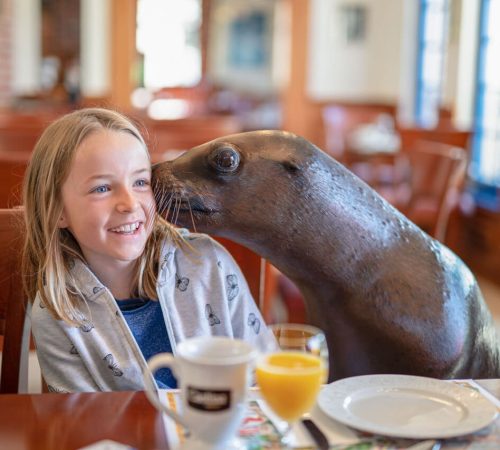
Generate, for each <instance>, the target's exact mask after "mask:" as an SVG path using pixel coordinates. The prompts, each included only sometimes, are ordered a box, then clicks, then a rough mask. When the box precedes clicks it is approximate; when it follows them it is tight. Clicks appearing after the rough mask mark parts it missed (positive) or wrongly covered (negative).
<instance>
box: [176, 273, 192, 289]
mask: <svg viewBox="0 0 500 450" xmlns="http://www.w3.org/2000/svg"><path fill="white" fill-rule="evenodd" d="M188 286H189V278H187V277H180V276H179V275H177V274H175V287H176V288H177V289H179V291H181V292H184V291H185V290H186V289H187V288H188Z"/></svg>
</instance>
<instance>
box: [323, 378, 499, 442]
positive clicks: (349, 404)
mask: <svg viewBox="0 0 500 450" xmlns="http://www.w3.org/2000/svg"><path fill="white" fill-rule="evenodd" d="M318 405H319V407H320V408H321V410H322V411H323V412H324V413H325V414H327V415H328V416H330V417H331V418H333V419H335V420H337V421H339V422H341V423H343V424H345V425H348V426H350V427H353V428H356V429H358V430H362V431H367V432H370V433H375V434H381V435H384V436H391V437H401V438H410V439H421V438H425V439H427V438H438V439H439V438H448V437H454V436H461V435H464V434H468V433H472V432H474V431H477V430H479V429H481V428H483V427H485V426H486V425H488V424H490V423H491V422H492V421H493V420H494V419H495V418H496V416H497V413H498V411H497V408H496V406H495V405H493V404H492V403H491V402H490V401H489V400H487V399H486V398H484V397H483V396H482V395H481V394H480V393H479V392H477V391H475V390H473V389H470V388H467V387H464V386H460V385H457V384H455V383H450V382H447V381H441V380H437V379H434V378H424V377H414V376H410V375H363V376H358V377H351V378H345V379H342V380H339V381H336V382H334V383H331V384H329V385H328V386H325V387H324V388H323V389H322V390H321V392H320V394H319V396H318Z"/></svg>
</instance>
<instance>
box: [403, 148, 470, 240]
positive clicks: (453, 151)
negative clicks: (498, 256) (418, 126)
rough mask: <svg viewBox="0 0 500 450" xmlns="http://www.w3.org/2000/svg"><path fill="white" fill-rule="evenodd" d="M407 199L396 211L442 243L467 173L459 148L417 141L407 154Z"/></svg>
mask: <svg viewBox="0 0 500 450" xmlns="http://www.w3.org/2000/svg"><path fill="white" fill-rule="evenodd" d="M407 156H408V158H409V164H410V179H409V187H410V196H409V200H408V201H407V202H406V204H404V205H396V206H399V208H400V210H401V211H402V212H403V213H404V214H405V215H406V216H407V217H408V218H409V219H410V220H411V221H413V222H414V223H416V224H417V225H418V226H419V227H420V228H422V229H423V230H424V231H425V232H427V233H428V234H429V235H430V236H432V237H434V238H435V239H437V240H439V241H441V242H444V241H445V238H446V231H447V226H448V222H449V218H450V214H451V213H452V211H453V210H454V209H455V208H457V207H458V204H459V201H460V196H461V193H462V190H463V186H464V183H465V177H466V173H467V163H468V161H467V153H466V151H465V150H464V149H463V148H460V147H454V146H451V145H446V144H440V143H437V142H430V141H428V142H426V141H420V142H418V143H416V144H415V147H414V149H413V150H412V151H411V152H408V153H407Z"/></svg>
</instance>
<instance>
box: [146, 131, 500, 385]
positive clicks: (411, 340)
mask: <svg viewBox="0 0 500 450" xmlns="http://www.w3.org/2000/svg"><path fill="white" fill-rule="evenodd" d="M152 184H153V190H154V192H155V195H156V198H157V205H158V209H159V211H160V212H161V213H162V214H163V215H164V216H165V215H167V214H169V213H168V211H170V212H171V215H170V216H168V217H169V219H172V217H173V220H174V221H175V222H176V223H177V225H181V226H185V227H192V226H195V227H196V229H197V231H202V232H206V233H210V234H214V235H218V236H223V237H227V238H229V239H232V240H234V241H236V242H239V243H241V244H243V245H245V246H247V247H249V248H250V249H252V250H253V251H255V252H256V253H258V254H260V255H262V256H263V257H264V258H266V259H267V260H269V261H270V262H271V263H272V264H273V265H274V266H276V267H277V268H278V269H279V270H280V271H282V272H283V273H284V274H285V275H287V276H288V277H289V278H290V279H291V280H292V281H294V283H295V284H296V285H297V286H298V288H299V289H300V290H301V292H302V294H303V296H304V299H305V303H306V308H307V312H308V318H309V321H310V323H312V324H314V325H316V326H318V327H320V328H322V329H323V330H324V331H325V334H326V337H327V341H328V346H329V350H330V356H331V357H330V379H331V380H335V379H339V378H344V377H348V376H354V375H362V374H374V373H398V374H412V375H421V376H429V377H436V378H488V377H500V355H499V341H498V338H497V336H496V331H495V328H494V325H493V320H492V317H491V314H490V312H489V310H488V308H487V306H486V304H485V302H484V300H483V297H482V294H481V292H480V290H479V287H478V285H477V282H476V280H475V278H474V276H473V275H472V273H471V272H470V270H469V269H468V268H467V267H466V266H465V264H464V263H463V262H462V261H461V260H460V259H459V258H458V257H457V256H456V255H455V254H454V253H453V252H452V251H451V250H449V249H448V248H446V247H445V246H444V245H441V244H440V243H439V242H437V241H436V240H434V239H432V238H431V237H429V236H428V235H427V234H425V233H424V232H423V231H422V230H420V229H419V228H418V227H417V226H416V225H415V224H413V223H412V222H410V221H409V220H408V219H407V218H406V217H405V216H403V215H402V214H401V213H400V212H398V211H397V210H396V209H395V208H393V207H392V206H391V205H389V203H387V202H386V201H385V200H384V199H383V198H382V197H380V196H379V195H378V194H377V193H376V192H375V191H374V190H373V189H371V188H370V187H369V186H368V185H366V184H365V183H364V182H363V181H361V180H360V179H359V178H357V177H356V176H355V175H354V174H353V173H351V172H350V171H349V170H347V169H346V168H345V167H344V166H343V165H342V164H340V163H338V162H337V161H335V160H334V159H333V158H331V157H330V156H328V155H327V154H326V153H324V152H323V151H322V150H320V149H319V148H318V147H316V146H315V145H313V144H312V143H310V142H308V141H307V140H305V139H303V138H301V137H298V136H296V135H293V134H291V133H288V132H280V131H255V132H247V133H240V134H234V135H230V136H225V137H221V138H219V139H216V140H213V141H211V142H208V143H205V144H203V145H200V146H198V147H195V148H193V149H191V150H189V151H188V152H186V153H185V154H183V155H182V156H180V157H179V158H177V159H175V160H174V161H169V162H163V163H160V164H158V165H156V166H154V167H153V180H152ZM167 205H170V207H167ZM172 205H174V206H175V208H174V207H172Z"/></svg>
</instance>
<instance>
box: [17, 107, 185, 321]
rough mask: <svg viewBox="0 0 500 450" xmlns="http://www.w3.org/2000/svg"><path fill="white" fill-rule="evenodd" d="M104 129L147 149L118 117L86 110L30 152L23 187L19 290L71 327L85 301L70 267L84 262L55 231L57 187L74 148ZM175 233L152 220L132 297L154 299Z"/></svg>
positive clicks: (63, 232)
mask: <svg viewBox="0 0 500 450" xmlns="http://www.w3.org/2000/svg"><path fill="white" fill-rule="evenodd" d="M103 129H108V130H113V131H122V132H126V133H130V134H131V135H133V136H134V137H135V138H137V139H138V140H139V142H140V143H141V144H142V145H143V146H144V149H145V150H146V153H147V154H148V157H149V152H148V150H147V146H146V144H145V142H144V139H143V137H142V136H141V133H140V131H139V130H138V128H137V127H136V126H134V125H133V124H132V123H131V121H130V120H129V119H127V118H126V117H125V116H123V115H122V114H120V113H118V112H115V111H111V110H107V109H102V108H86V109H81V110H77V111H74V112H72V113H70V114H67V115H65V116H63V117H61V118H59V119H58V120H56V121H55V122H53V123H52V124H51V125H49V126H48V127H47V129H46V130H45V131H44V132H43V134H42V136H41V137H40V139H39V140H38V142H37V144H36V146H35V149H34V151H33V154H32V157H31V160H30V163H29V165H28V168H27V171H26V174H25V177H24V184H23V204H24V211H25V224H26V239H25V243H24V249H23V261H22V266H23V270H22V272H23V285H24V289H25V292H26V294H27V295H28V298H29V299H30V300H31V301H33V300H34V299H35V296H36V294H37V293H38V294H39V295H40V301H41V303H42V304H43V306H45V307H46V308H47V309H48V310H49V311H50V312H51V313H52V315H53V316H54V317H55V318H56V319H59V320H64V321H65V322H67V323H69V324H73V325H78V324H80V323H82V320H83V319H82V312H81V306H82V304H84V303H82V301H83V302H84V301H85V298H84V296H83V294H82V292H81V290H80V289H79V287H78V285H77V283H76V280H74V279H73V277H72V276H71V270H70V266H71V265H72V263H73V260H74V259H75V258H77V259H80V260H82V261H85V258H84V256H83V253H82V251H81V249H80V246H79V245H78V243H77V241H76V240H75V239H74V238H73V236H72V234H71V233H70V232H69V231H68V230H67V229H61V228H59V227H58V226H57V224H58V221H59V218H60V217H61V214H62V211H63V204H62V197H61V187H62V185H63V183H64V182H65V180H66V178H67V176H68V174H69V171H70V168H71V164H72V162H73V159H74V156H75V152H76V149H77V148H78V147H79V146H80V144H81V143H82V142H83V141H84V140H85V139H86V138H87V137H88V136H89V135H90V134H91V133H94V132H96V131H99V130H103ZM176 235H177V233H176V231H175V230H174V228H173V227H172V226H171V225H170V224H168V223H167V222H165V221H164V220H163V219H161V218H160V217H159V216H158V215H156V217H155V223H154V226H153V231H152V233H151V236H150V238H149V239H148V241H147V243H146V246H145V249H144V252H143V254H142V255H141V257H140V258H139V259H138V261H137V271H136V279H135V280H134V284H133V291H134V292H133V294H134V295H136V296H138V297H142V298H149V299H155V300H156V299H157V293H156V279H157V271H158V258H159V251H160V245H158V243H159V242H161V241H162V240H163V239H164V238H165V237H173V238H174V239H175V237H176Z"/></svg>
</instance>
